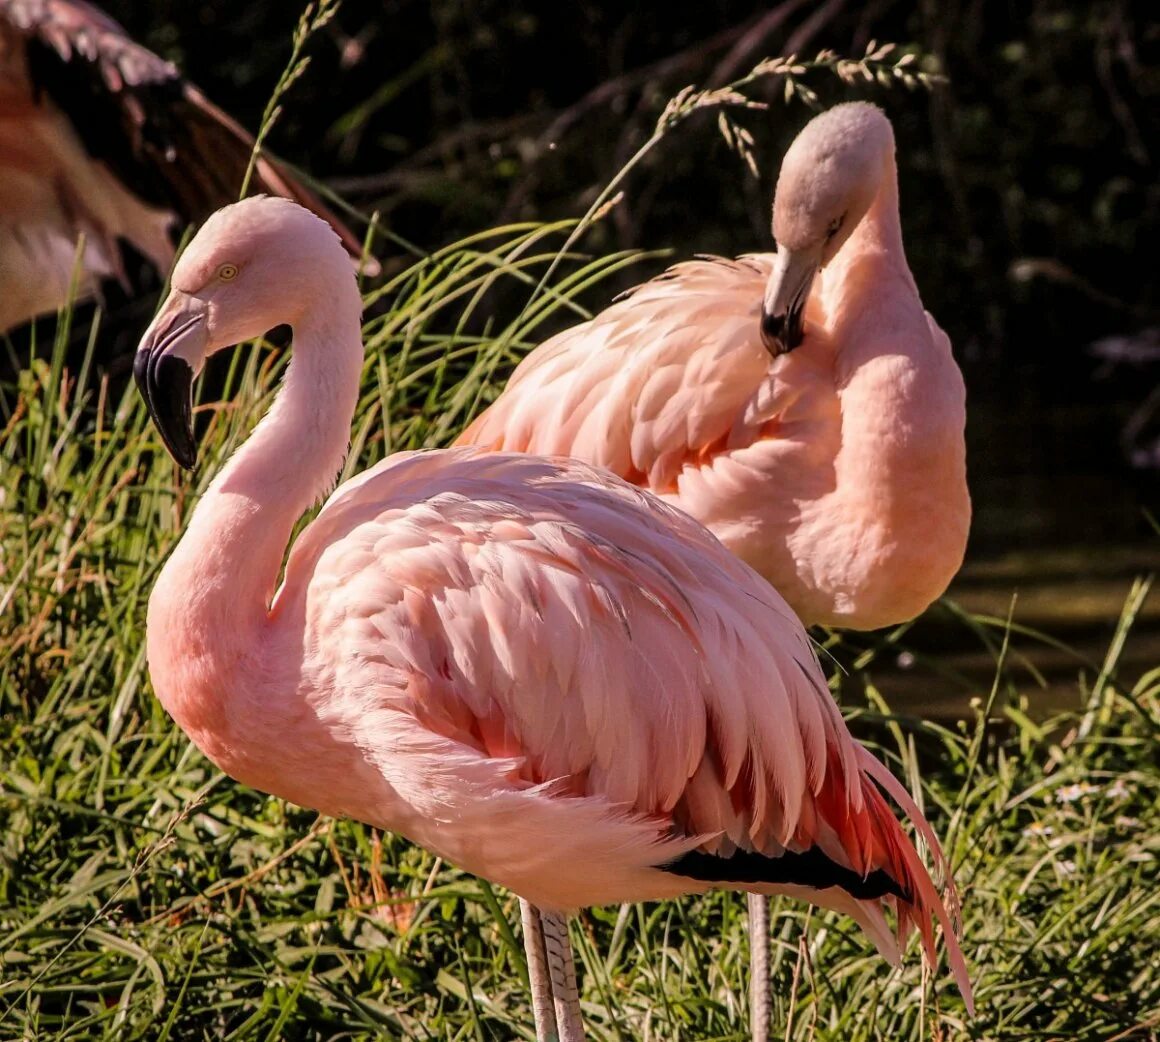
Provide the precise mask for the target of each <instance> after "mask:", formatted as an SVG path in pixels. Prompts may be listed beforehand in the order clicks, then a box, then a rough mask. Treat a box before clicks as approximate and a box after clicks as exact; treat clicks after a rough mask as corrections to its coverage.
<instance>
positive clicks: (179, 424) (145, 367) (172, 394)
mask: <svg viewBox="0 0 1160 1042" xmlns="http://www.w3.org/2000/svg"><path fill="white" fill-rule="evenodd" d="M202 320H203V319H202V317H201V316H198V315H193V316H188V317H186V319H185V321H183V322H179V323H178V324H177V325H175V326H174V327H172V328H168V329H165V328H162V329H153V328H151V329H150V330H149V332H148V333H146V335H145V339H144V340H142V342H141V346H140V347H139V348H138V349H137V357H136V358H134V359H133V379H134V380H135V381H136V382H137V389H138V390H139V391H140V392H141V396H142V397H143V398H144V399H145V405H146V407H147V408H148V409H149V416H150V417H151V418H152V420H153V423H154V425H155V426H156V427H157V432H158V433H159V434H160V435H161V440H162V441H163V442H164V443H165V448H166V449H168V451H169V455H170V456H172V457H173V459H174V462H176V463H177V465H178V466H179V467H183V468H184V469H186V470H193V468H194V465H195V464H196V463H197V443H196V442H195V441H194V438H193V377H194V373H193V369H192V368H191V367H190V365H189V363H188V362H187V361H186V360H185V359H184V358H181V357H179V356H178V355H175V354H170V353H167V351H168V349H169V348H170V347H172V346H173V344H175V343H176V342H178V341H179V340H181V338H182V337H183V336H184V335H185V334H186V333H188V332H189V330H190V328H191V327H192V326H193V325H194V324H195V323H196V322H198V321H202Z"/></svg>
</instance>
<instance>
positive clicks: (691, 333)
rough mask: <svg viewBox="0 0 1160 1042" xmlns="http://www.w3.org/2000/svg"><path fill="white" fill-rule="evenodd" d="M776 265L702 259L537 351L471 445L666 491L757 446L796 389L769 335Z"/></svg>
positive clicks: (768, 259) (760, 260)
mask: <svg viewBox="0 0 1160 1042" xmlns="http://www.w3.org/2000/svg"><path fill="white" fill-rule="evenodd" d="M772 261H773V257H772V255H771V254H755V255H751V256H744V257H740V258H738V259H737V260H725V259H721V258H710V257H706V258H700V259H697V260H693V261H687V262H685V263H682V264H677V265H675V266H673V267H672V268H670V269H669V270H668V271H666V272H665V273H664V274H663V275H661V276H660V277H658V278H655V279H653V280H651V281H650V282H646V283H644V284H643V285H640V286H637V287H636V288H635V289H633V290H631V291H629V292H628V293H627V294H625V295H624V296H623V297H622V298H621V299H620V300H619V301H617V302H616V303H615V304H613V305H612V306H611V307H609V308H607V309H606V310H604V311H602V312H601V313H600V314H598V315H597V316H596V317H595V318H593V319H590V320H589V321H587V322H584V323H582V324H580V325H578V326H575V327H573V328H571V329H567V330H564V331H563V332H561V333H559V334H557V335H556V336H554V337H552V338H551V339H549V340H547V341H546V342H545V343H543V344H542V345H541V346H540V347H538V348H537V349H536V350H535V351H533V352H532V353H531V354H530V355H528V357H527V358H525V359H524V360H523V361H522V362H521V363H520V365H519V366H518V367H517V368H516V370H515V372H514V374H513V375H512V377H511V380H510V381H509V382H508V384H507V386H506V387H505V389H504V392H503V394H501V395H500V396H499V398H498V399H497V400H496V401H495V403H494V404H493V405H492V406H491V407H490V408H489V409H488V410H487V411H486V412H484V413H483V414H482V415H481V416H480V417H478V418H477V419H476V420H475V422H474V423H473V424H472V425H471V426H470V427H468V429H467V430H466V431H465V432H464V434H463V435H462V436H461V438H460V444H474V445H479V446H481V447H485V448H489V449H493V450H495V449H505V450H511V451H516V452H531V453H540V454H560V455H570V456H576V457H578V458H581V459H584V460H587V461H589V462H591V463H594V464H596V465H597V466H601V467H605V468H607V469H609V470H611V471H612V472H613V473H615V474H619V475H621V476H622V477H625V478H626V479H628V480H630V481H632V482H633V483H635V484H640V485H644V486H645V487H648V488H649V489H651V490H652V491H654V492H659V491H666V490H672V489H674V488H675V485H676V481H677V477H678V475H679V474H680V473H681V471H682V469H683V468H685V467H688V466H695V465H696V464H697V463H698V462H709V461H710V460H711V459H712V458H713V457H714V456H715V455H716V454H717V453H719V452H722V451H726V450H736V449H739V448H742V447H744V446H746V445H749V444H752V442H753V441H754V440H756V439H757V438H758V437H759V436H761V435H762V433H763V432H768V431H769V429H770V421H772V420H773V419H775V418H776V416H778V415H779V414H780V413H782V412H784V410H785V408H786V406H787V404H788V399H789V398H790V392H791V389H792V387H793V385H792V383H787V382H786V381H785V380H784V379H779V374H778V372H777V371H776V367H775V371H773V372H771V371H770V365H769V356H768V354H767V353H766V351H765V348H764V347H763V346H762V344H761V340H760V337H759V336H758V335H757V333H758V329H759V326H758V322H759V319H760V311H761V294H762V290H763V288H764V286H765V284H766V282H767V280H768V278H769V273H770V271H771V267H772Z"/></svg>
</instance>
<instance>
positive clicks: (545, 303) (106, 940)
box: [0, 224, 1160, 1042]
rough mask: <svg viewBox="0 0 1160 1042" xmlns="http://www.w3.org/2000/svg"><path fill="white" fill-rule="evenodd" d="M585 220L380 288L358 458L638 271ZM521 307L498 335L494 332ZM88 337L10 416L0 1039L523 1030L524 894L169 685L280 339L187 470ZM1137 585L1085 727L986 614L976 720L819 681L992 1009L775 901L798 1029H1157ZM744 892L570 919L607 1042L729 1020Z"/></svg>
mask: <svg viewBox="0 0 1160 1042" xmlns="http://www.w3.org/2000/svg"><path fill="white" fill-rule="evenodd" d="M571 230H572V228H571V226H570V225H563V224H562V225H555V226H539V225H526V226H520V227H513V228H507V229H501V230H498V231H495V232H491V233H488V234H486V235H481V236H477V237H475V238H474V239H473V240H470V241H468V242H464V243H460V244H457V245H456V246H454V247H450V248H448V249H446V250H443V251H441V252H440V253H438V254H435V255H434V256H432V257H430V258H425V259H422V260H419V261H417V262H415V263H414V264H412V265H410V266H408V267H406V268H405V269H404V270H403V271H402V272H401V273H399V274H398V275H396V276H395V277H394V279H393V280H392V281H390V282H389V283H388V284H387V285H386V286H385V287H384V288H383V289H381V290H379V291H376V293H375V295H374V296H373V298H369V299H368V315H370V316H372V317H370V318H369V319H368V322H367V327H366V334H367V340H368V344H369V349H368V353H367V362H366V369H365V373H364V389H365V393H364V395H363V397H362V400H361V402H360V405H359V409H358V414H357V417H356V420H355V423H354V434H353V437H354V447H355V451H354V453H353V454H352V458H351V462H350V463H349V465H348V467H347V471H348V473H353V472H356V471H357V470H358V469H360V468H361V467H362V466H364V465H365V464H366V463H367V462H368V461H371V460H374V459H377V458H380V457H381V456H382V455H383V454H384V453H386V452H390V451H397V450H400V449H406V448H412V447H417V446H421V445H432V444H443V443H445V442H446V441H448V440H450V438H451V437H453V436H454V434H455V433H456V432H457V431H458V430H459V429H460V428H461V426H462V425H463V424H464V423H465V422H466V420H467V419H468V418H469V417H470V415H471V414H472V413H473V411H474V410H475V409H477V407H478V406H479V404H480V403H481V401H485V400H486V399H487V398H488V397H489V396H490V395H491V394H493V393H494V387H495V383H496V381H497V380H499V379H501V378H502V377H503V376H504V375H505V374H506V371H507V369H508V368H509V367H510V365H511V363H512V361H513V359H514V358H515V357H517V356H518V355H519V354H520V353H521V352H522V351H523V350H525V349H526V348H527V347H528V346H530V345H531V344H532V343H533V342H534V341H535V340H536V339H537V337H538V336H540V335H542V334H543V333H544V332H545V331H546V328H547V326H546V323H548V322H549V321H551V320H555V321H561V320H568V319H570V318H571V317H576V318H579V317H581V316H582V315H583V310H582V308H581V307H580V305H579V304H578V303H577V301H578V299H579V298H580V297H581V295H582V294H583V292H584V291H585V290H586V289H589V288H591V287H592V286H594V285H596V284H598V283H599V282H600V280H601V279H602V278H603V277H605V276H607V275H609V274H611V273H612V272H613V271H615V270H616V269H618V268H620V267H623V266H625V265H629V264H632V263H633V262H634V261H635V260H636V259H638V258H637V257H636V256H635V255H618V256H613V257H607V258H599V259H590V258H585V257H583V256H580V255H575V254H569V255H566V256H564V257H563V258H562V259H560V260H558V259H557V258H558V255H559V249H560V243H561V242H562V241H565V240H566V239H567V237H568V236H569V233H570V232H571ZM553 265H554V267H552V271H551V277H550V278H548V279H547V280H546V281H544V280H545V275H546V273H547V272H548V271H549V268H550V267H551V266H553ZM536 287H538V291H537V292H536V293H535V294H534V295H533V289H534V288H536ZM529 297H531V299H532V303H531V305H530V306H529V307H526V308H524V309H522V310H519V314H518V316H517V318H515V319H514V320H512V321H511V322H509V323H506V324H504V323H503V322H502V321H500V320H498V319H496V320H489V319H488V318H487V317H486V316H488V315H491V314H492V313H493V310H495V309H497V308H498V305H497V304H496V302H497V301H501V302H502V301H505V300H511V299H516V300H520V299H523V300H526V299H528V298H529ZM498 309H499V310H502V308H498ZM512 310H513V311H514V310H517V309H515V308H513V309H512ZM67 321H68V316H65V317H64V318H63V319H62V322H63V323H66V324H67ZM100 342H101V339H100V331H99V329H96V330H94V332H93V335H92V337H91V338H90V350H89V352H88V354H87V356H86V358H85V359H84V361H83V362H82V364H81V365H80V366H79V368H78V369H77V370H76V371H75V372H74V371H71V370H70V369H69V367H68V366H67V365H66V364H65V358H66V351H65V337H64V333H63V330H62V333H61V335H60V336H59V337H58V339H57V341H56V342H55V343H54V344H52V345H48V346H47V347H46V348H45V350H44V352H43V354H44V357H43V358H38V359H36V360H34V361H33V363H32V365H31V366H29V367H27V368H25V369H24V371H23V373H22V375H21V377H20V382H19V386H18V387H12V388H8V389H6V391H5V393H4V395H3V397H2V400H0V1038H3V1039H9V1038H11V1039H78V1040H80V1039H97V1038H109V1039H137V1038H141V1039H165V1040H175V1042H180V1040H187V1039H231V1040H239V1042H241V1040H247V1042H248V1040H254V1042H257V1040H272V1039H340V1038H341V1039H369V1038H398V1039H415V1040H429V1039H473V1040H486V1039H509V1038H513V1037H516V1038H531V1037H532V1026H531V1023H532V1022H531V1012H530V1008H529V1003H528V994H527V990H526V987H525V982H524V974H525V968H524V964H523V959H522V953H521V950H520V948H519V943H518V920H519V916H518V910H517V907H516V903H515V901H514V899H513V898H512V896H511V895H510V894H507V893H504V892H501V891H494V892H493V891H492V890H491V889H489V888H488V887H487V886H485V885H484V884H481V883H480V882H479V881H477V880H475V879H472V878H470V877H467V876H464V875H462V874H460V873H458V872H456V871H455V870H453V869H452V868H450V867H448V866H445V865H442V864H440V863H439V862H438V861H437V860H436V859H434V858H433V857H431V856H430V855H428V854H427V853H425V852H424V851H422V850H419V849H417V848H415V847H412V846H410V845H409V844H407V843H406V842H404V841H402V840H400V839H398V838H396V837H393V836H381V837H380V836H377V835H376V834H374V833H373V832H372V831H371V830H370V829H367V828H364V827H362V826H361V825H357V824H353V823H350V822H338V821H331V820H324V819H318V818H316V817H315V816H314V815H313V814H310V813H306V812H304V811H301V810H298V809H296V808H294V807H290V806H287V805H286V804H284V803H283V802H281V801H279V800H276V799H273V798H268V797H266V796H263V795H261V794H258V793H256V792H253V791H251V790H248V789H244V788H242V787H240V786H238V785H236V784H234V783H233V782H231V781H230V780H229V779H227V778H224V777H223V776H222V775H221V774H220V773H219V772H217V771H216V770H215V769H214V768H213V767H212V766H211V765H210V764H209V763H207V761H205V760H204V759H203V758H202V757H201V755H200V754H198V753H197V752H196V751H195V750H194V749H193V748H192V747H191V746H190V744H189V742H188V741H187V740H186V739H185V737H184V736H183V735H182V734H181V733H180V732H179V731H178V730H177V729H176V727H175V726H174V725H173V724H172V722H171V721H170V720H169V719H168V718H167V717H166V715H165V713H164V712H163V711H162V710H161V708H160V706H159V705H158V703H157V702H156V700H155V699H154V698H153V696H152V693H151V691H150V688H149V682H148V678H147V675H146V670H145V665H144V651H143V644H142V638H143V630H144V619H145V604H146V598H147V596H148V592H149V589H150V587H151V585H152V582H153V580H154V578H155V577H156V574H157V570H158V568H159V566H160V563H161V562H162V561H163V560H164V558H165V556H166V554H167V553H168V551H169V550H170V549H171V548H172V546H173V544H174V541H175V540H176V539H177V537H178V536H179V534H180V532H181V530H182V527H183V524H184V521H185V519H186V518H187V516H188V513H189V508H190V506H191V504H192V502H193V501H194V500H195V498H196V496H197V493H198V491H199V489H200V488H201V487H202V486H203V483H204V482H205V481H206V480H208V478H209V477H210V476H211V475H212V474H213V473H214V472H215V470H216V469H217V467H218V466H219V465H220V464H221V462H222V461H223V459H225V458H226V457H227V456H228V454H229V453H230V452H231V451H233V449H235V448H236V447H237V445H238V444H239V443H240V441H241V440H242V439H243V438H244V437H245V436H246V434H247V432H248V431H249V429H250V427H251V426H252V424H253V423H254V421H255V420H256V418H257V417H258V415H259V414H260V413H261V411H262V410H263V409H264V408H265V407H266V406H267V405H268V403H269V399H270V395H271V394H272V392H273V390H274V388H275V385H276V381H277V378H278V376H279V375H280V372H281V370H282V366H283V364H284V362H285V352H283V351H280V350H278V349H276V348H271V347H269V346H258V347H256V348H254V349H241V350H239V351H237V352H236V353H235V354H234V355H233V356H232V362H231V364H230V367H229V368H228V369H226V370H223V371H222V372H221V373H219V374H218V376H219V378H220V379H221V380H222V381H223V382H224V385H225V391H224V393H223V395H222V399H221V401H222V404H214V405H205V406H203V407H202V409H201V410H200V413H199V417H200V418H199V423H201V424H202V425H203V426H204V428H205V429H204V437H203V441H202V445H203V448H202V460H203V463H202V467H201V470H200V472H199V474H198V475H197V476H196V477H194V478H193V479H189V478H187V477H185V476H183V475H181V474H179V473H178V472H177V471H176V469H175V467H174V466H173V464H172V463H171V462H170V461H169V459H168V458H167V457H166V456H165V455H164V453H163V452H161V450H160V447H159V442H158V440H157V438H156V437H155V435H154V434H153V432H152V431H151V430H150V429H149V427H148V424H147V421H146V416H145V409H144V407H143V405H142V404H141V403H140V401H139V400H138V399H137V397H136V395H135V393H134V392H133V390H132V388H131V387H126V386H121V385H114V384H112V383H111V382H110V381H109V380H108V379H107V378H106V377H104V376H103V375H102V374H101V369H100V367H99V366H97V365H96V364H95V362H94V359H95V358H97V357H99V345H100ZM1144 592H1146V591H1144ZM1139 599H1140V598H1139V596H1135V595H1134V596H1133V597H1132V598H1130V599H1129V603H1127V604H1126V606H1125V614H1124V618H1123V620H1122V625H1121V626H1120V629H1119V631H1118V632H1117V634H1116V637H1115V639H1114V641H1113V644H1112V646H1111V648H1110V650H1109V656H1108V659H1107V661H1106V662H1105V663H1104V664H1103V666H1102V667H1101V668H1099V669H1096V670H1093V671H1092V672H1091V675H1090V677H1088V678H1086V679H1085V678H1083V677H1081V678H1080V679H1079V681H1078V682H1079V683H1080V684H1082V685H1084V687H1083V691H1082V695H1083V702H1084V704H1085V705H1086V706H1088V710H1087V711H1086V712H1085V713H1081V714H1076V715H1074V716H1064V717H1059V718H1056V719H1053V720H1050V721H1040V722H1035V721H1034V720H1033V719H1032V718H1031V716H1030V715H1029V714H1028V712H1027V705H1026V703H1025V702H1023V701H1021V700H1020V698H1019V697H1018V695H1017V694H1016V693H1015V692H1014V688H1013V683H1012V681H1011V680H1010V679H1009V677H1008V671H1007V658H1008V656H1007V651H1006V643H1005V640H1004V626H1003V624H1002V622H1001V621H999V622H996V621H993V620H992V621H991V622H986V621H984V622H979V621H978V620H971V619H964V623H963V624H964V625H972V626H978V632H979V639H980V640H981V641H983V642H984V645H985V646H989V647H991V648H992V650H993V653H994V658H995V663H996V665H995V685H994V688H993V690H992V691H991V692H989V693H988V692H986V691H983V692H980V693H979V694H980V696H981V698H982V700H983V702H984V704H983V705H981V707H980V710H979V714H978V718H977V720H976V722H975V723H973V724H972V725H970V726H964V727H962V728H960V729H954V728H951V729H947V728H944V727H940V726H936V725H934V724H930V723H924V722H922V721H918V720H914V719H901V718H895V717H892V716H891V715H890V714H889V712H888V711H887V710H886V707H885V704H884V702H883V701H882V700H881V697H880V696H879V694H878V692H877V691H876V689H875V688H874V687H873V685H872V684H871V683H870V682H869V673H868V672H867V671H866V669H869V668H872V658H871V657H867V658H866V659H865V660H864V661H862V662H861V663H860V664H859V668H856V669H855V670H854V672H853V673H852V674H850V675H847V676H842V677H840V678H835V686H839V684H840V686H841V689H842V696H843V699H844V701H845V702H846V703H847V705H848V706H856V707H859V708H856V709H852V710H851V711H850V716H851V721H852V726H853V727H854V728H855V729H856V730H857V731H858V732H859V733H860V734H863V735H865V736H867V737H869V738H871V739H873V740H875V741H876V742H877V743H879V746H880V750H881V752H882V754H883V755H884V756H886V757H888V758H889V759H890V761H891V763H892V766H893V768H894V769H895V770H896V771H897V772H898V773H899V774H900V775H901V776H902V777H904V778H907V779H909V780H910V782H911V784H912V786H915V785H917V778H918V763H919V761H921V763H922V781H921V794H922V801H923V803H924V805H925V806H926V808H927V810H928V812H929V814H930V816H931V818H932V820H933V822H934V824H935V827H936V829H937V830H938V831H939V832H940V834H942V835H943V836H944V837H946V842H947V847H948V852H949V853H950V855H951V857H952V859H953V861H954V863H955V865H956V866H957V871H958V878H959V882H960V886H961V888H962V890H963V897H964V923H965V925H964V929H965V949H966V953H967V958H968V962H969V963H970V965H971V966H972V968H973V971H974V978H975V982H976V987H977V1001H978V1007H979V1013H978V1017H977V1018H976V1020H975V1021H974V1022H973V1023H969V1024H968V1023H967V1022H966V1021H965V1019H964V1010H963V1005H962V1002H961V1001H960V999H959V998H958V996H957V995H956V993H955V991H954V989H953V987H952V985H951V984H950V982H949V980H948V979H947V977H946V976H945V973H942V972H940V973H938V974H936V975H935V976H934V977H933V978H932V977H930V976H929V975H926V974H924V971H923V968H922V964H921V960H920V959H919V957H918V952H917V950H916V948H915V947H914V946H913V945H912V947H911V950H910V952H909V953H908V957H907V959H906V961H905V964H904V966H903V968H902V969H901V970H894V969H891V968H890V967H889V966H888V965H886V964H885V963H883V962H882V961H881V960H880V959H879V958H878V957H877V955H875V954H874V952H873V950H872V949H871V948H870V946H869V945H868V944H867V942H866V941H865V940H864V939H863V938H862V937H861V936H860V935H859V934H858V933H857V932H856V930H855V929H854V927H853V926H852V925H851V924H850V923H849V922H847V921H844V920H842V919H841V918H839V917H835V916H831V915H827V914H820V913H816V912H814V913H810V912H809V911H807V910H806V909H805V908H803V907H801V906H798V905H796V904H793V903H791V902H788V901H783V902H780V903H779V904H778V906H777V909H776V913H777V918H776V921H775V941H774V967H773V969H774V974H775V984H774V991H775V996H776V1010H775V1018H776V1019H775V1025H776V1030H777V1032H778V1033H779V1035H780V1034H782V1033H784V1034H785V1036H786V1037H789V1038H793V1039H799V1040H804V1039H814V1038H816V1039H843V1040H862V1039H867V1040H869V1039H891V1040H897V1039H915V1040H918V1039H949V1038H977V1039H996V1040H998V1039H1036V1040H1040V1039H1083V1040H1093V1042H1094V1040H1097V1039H1099V1040H1103V1042H1112V1040H1126V1039H1149V1038H1151V1039H1155V1038H1156V1037H1157V1032H1158V1031H1160V955H1158V953H1160V886H1158V882H1160V880H1158V878H1157V877H1158V873H1157V858H1158V856H1160V763H1158V757H1157V747H1158V743H1157V735H1158V732H1160V671H1157V672H1155V673H1152V674H1150V675H1148V676H1146V677H1144V678H1143V679H1141V680H1140V681H1139V682H1138V683H1137V684H1136V685H1135V686H1134V687H1133V688H1131V689H1129V690H1125V689H1123V688H1122V687H1121V686H1120V685H1119V684H1118V682H1117V679H1116V674H1117V670H1116V665H1117V655H1118V653H1119V650H1120V649H1122V647H1123V643H1124V640H1125V639H1126V638H1128V634H1129V630H1130V625H1131V620H1132V616H1133V614H1134V612H1135V611H1136V610H1137V608H1138V602H1139ZM890 646H892V647H893V646H894V645H893V644H891V645H890ZM938 682H939V681H937V680H936V681H933V683H938ZM946 682H947V683H950V682H951V681H949V680H948V681H946ZM867 698H868V699H869V700H867ZM867 706H869V708H867ZM985 721H989V722H985ZM743 910H744V902H743V901H742V900H741V899H740V898H739V897H737V896H736V895H729V894H716V895H710V896H707V897H704V898H700V899H696V900H694V899H686V900H682V901H672V902H667V903H664V904H652V905H645V906H636V907H625V908H619V909H618V908H603V909H592V910H589V911H586V912H584V913H583V914H582V915H581V916H580V917H578V919H577V920H576V921H575V922H574V925H573V940H574V942H575V945H576V948H577V951H578V958H579V963H580V972H581V976H582V984H583V991H584V1005H585V1014H586V1019H587V1023H588V1028H589V1032H590V1035H591V1037H593V1038H595V1039H608V1040H618V1042H627V1040H629V1039H638V1038H644V1039H657V1040H661V1039H669V1040H676V1039H741V1038H744V1037H746V1031H747V1028H746V1014H745V994H746V993H745V987H744V982H745V965H746V958H747V951H748V949H747V944H746V937H745V924H744V915H743Z"/></svg>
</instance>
